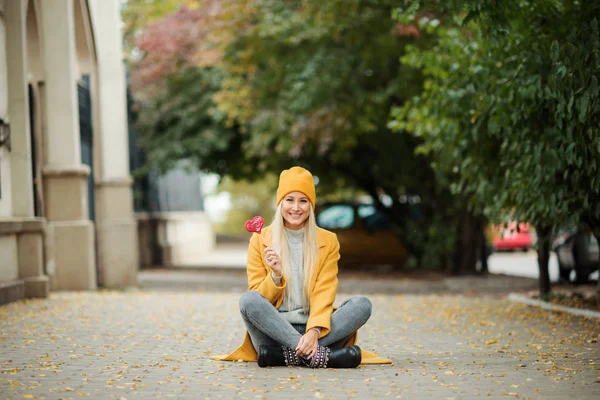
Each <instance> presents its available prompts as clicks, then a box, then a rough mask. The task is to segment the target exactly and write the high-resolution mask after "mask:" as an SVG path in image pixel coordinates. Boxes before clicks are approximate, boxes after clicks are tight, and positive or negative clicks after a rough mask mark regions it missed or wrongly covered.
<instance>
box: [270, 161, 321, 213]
mask: <svg viewBox="0 0 600 400" xmlns="http://www.w3.org/2000/svg"><path fill="white" fill-rule="evenodd" d="M291 192H302V193H304V194H305V195H306V196H307V197H308V199H309V200H310V202H311V203H312V206H313V207H314V206H315V200H316V199H317V194H316V193H315V181H314V180H313V176H312V174H311V173H310V172H309V171H308V170H306V169H304V168H302V167H292V168H290V169H286V170H283V171H282V172H281V175H279V187H278V188H277V205H279V203H281V200H283V198H284V197H285V196H286V195H287V194H288V193H291Z"/></svg>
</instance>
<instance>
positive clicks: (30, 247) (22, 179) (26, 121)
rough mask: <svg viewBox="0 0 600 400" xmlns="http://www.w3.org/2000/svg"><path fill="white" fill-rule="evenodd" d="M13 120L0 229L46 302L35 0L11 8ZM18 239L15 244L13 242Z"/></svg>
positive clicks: (31, 289)
mask: <svg viewBox="0 0 600 400" xmlns="http://www.w3.org/2000/svg"><path fill="white" fill-rule="evenodd" d="M4 6H5V8H4V13H5V17H6V31H7V36H8V37H9V38H10V40H7V41H6V53H7V54H6V55H7V67H8V68H7V76H8V82H7V83H8V84H7V94H8V105H9V106H8V115H9V119H10V125H11V145H12V146H11V152H10V175H11V177H10V178H11V179H10V196H11V198H12V213H11V218H10V221H9V223H8V224H6V225H4V226H3V227H0V228H1V229H0V231H1V232H0V234H2V235H3V236H4V240H14V241H15V244H16V261H17V263H16V264H17V269H18V278H19V280H21V281H22V282H23V287H24V295H25V296H26V297H45V296H47V294H48V288H49V281H48V277H47V276H46V275H45V274H44V263H45V261H46V260H45V256H44V248H45V221H44V220H43V219H41V218H36V217H35V214H34V202H33V198H34V195H33V193H34V189H33V181H32V148H31V125H30V117H31V110H30V107H29V88H28V81H29V75H30V69H31V68H30V67H31V65H30V62H31V61H32V60H30V59H29V58H30V52H32V53H34V54H36V53H39V48H30V46H29V43H28V30H27V28H28V26H27V24H28V13H35V10H34V9H33V7H34V5H33V0H31V1H30V2H28V1H27V0H16V1H9V2H5V4H4ZM33 61H34V62H35V59H34V60H33ZM11 238H12V239H11Z"/></svg>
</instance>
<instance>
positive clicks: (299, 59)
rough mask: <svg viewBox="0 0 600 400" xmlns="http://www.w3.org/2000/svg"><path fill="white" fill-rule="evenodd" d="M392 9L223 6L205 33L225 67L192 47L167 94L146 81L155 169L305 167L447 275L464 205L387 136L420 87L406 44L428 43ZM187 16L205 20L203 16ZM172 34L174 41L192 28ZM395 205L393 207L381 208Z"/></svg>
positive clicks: (408, 145)
mask: <svg viewBox="0 0 600 400" xmlns="http://www.w3.org/2000/svg"><path fill="white" fill-rule="evenodd" d="M393 4H394V2H393V1H389V0H371V1H362V2H350V3H349V2H346V1H339V0H336V1H330V2H325V3H322V2H317V1H315V0H310V1H303V2H295V1H289V2H281V1H274V0H266V1H246V2H224V3H222V4H221V8H220V11H219V12H217V13H216V14H215V13H213V14H212V15H216V17H214V18H213V19H212V21H211V23H208V24H204V25H202V29H204V30H206V31H208V32H209V33H207V34H206V35H205V37H208V38H218V39H219V40H216V41H215V42H214V46H212V48H213V49H215V48H220V49H221V51H222V57H221V58H220V59H219V60H216V61H214V63H212V64H211V65H201V66H199V65H197V62H195V60H196V59H197V57H195V56H194V51H193V49H192V50H189V49H188V48H187V47H185V46H184V49H185V50H186V51H182V52H178V53H177V54H178V56H179V55H181V57H179V63H180V64H179V65H178V66H177V69H176V70H175V72H173V73H170V72H169V73H166V74H165V75H164V76H162V77H161V79H158V80H157V82H159V85H158V87H159V89H158V90H155V91H152V90H150V88H152V86H153V85H148V84H144V82H150V83H152V82H153V81H152V80H151V79H146V80H144V79H140V84H139V85H138V87H139V88H140V90H142V96H141V97H142V98H145V99H147V102H146V103H144V104H143V108H144V109H145V111H144V113H145V115H144V116H142V117H141V118H140V120H142V121H143V122H142V126H143V128H144V129H143V132H145V136H146V144H147V146H146V148H147V149H148V153H149V157H150V159H151V160H152V162H154V163H158V164H162V165H169V163H172V161H173V160H176V159H180V158H188V159H192V160H194V161H195V162H196V163H197V165H198V166H199V167H200V168H201V169H203V170H205V171H211V172H217V173H219V174H221V175H229V176H231V177H233V178H235V179H257V178H260V177H261V176H263V175H264V174H266V173H269V172H278V171H280V170H281V169H283V168H288V167H289V166H291V165H293V164H298V165H304V166H307V167H308V168H310V169H311V170H312V171H313V172H314V173H315V175H317V176H318V177H319V178H320V182H321V184H320V188H319V190H320V192H322V193H326V192H333V191H335V190H336V189H338V188H343V187H347V186H356V187H358V188H360V189H361V190H363V191H364V192H366V193H368V194H369V195H371V196H372V197H373V199H374V200H375V201H376V203H377V205H378V206H379V207H380V208H381V209H383V210H384V212H387V213H388V214H389V215H390V217H392V219H393V220H394V221H395V222H396V230H397V232H398V234H399V235H400V236H401V237H402V238H403V239H404V241H405V242H406V244H407V246H408V248H409V249H410V250H411V252H412V253H413V254H414V255H415V256H416V258H417V260H418V261H417V262H418V263H421V264H423V263H427V264H429V265H436V264H438V265H439V264H446V263H449V262H450V258H448V257H445V256H446V254H447V253H448V252H451V251H452V246H453V241H452V240H450V241H449V240H447V239H448V238H453V237H454V231H453V229H454V228H451V227H453V226H455V225H456V224H455V223H454V209H455V207H456V204H455V202H454V199H453V198H452V197H451V196H450V195H449V192H448V191H447V190H446V189H445V188H444V187H440V185H439V184H438V181H437V179H436V177H435V175H434V173H433V170H432V169H431V168H430V167H429V161H428V160H427V159H426V158H425V157H424V156H422V155H416V154H415V152H414V150H415V148H416V146H417V145H418V144H419V142H420V141H419V140H418V139H417V138H415V137H413V136H410V135H398V134H394V133H392V132H391V131H390V129H389V128H388V127H387V121H388V116H389V113H390V110H391V108H392V107H393V106H394V105H399V104H402V103H403V102H404V101H405V100H406V99H408V98H410V97H411V96H412V95H414V94H416V93H417V92H418V91H419V90H420V87H421V81H420V75H419V74H418V73H417V71H414V70H413V69H412V68H405V67H404V66H402V65H401V64H400V63H399V62H398V60H399V58H400V57H401V56H402V55H403V54H404V47H405V45H406V43H413V42H415V41H416V42H418V41H420V40H427V39H426V38H421V37H419V35H418V32H414V31H411V30H406V29H402V27H401V26H399V25H398V24H397V22H396V21H395V20H394V19H393V18H392V10H393ZM233 10H234V11H235V12H234V11H233ZM182 12H184V11H183V10H180V13H182ZM189 13H191V14H193V13H196V15H197V18H199V19H200V18H203V16H204V14H203V11H202V10H201V9H195V10H189ZM182 18H183V17H182ZM183 19H185V18H183ZM185 20H187V19H185ZM163 22H164V23H165V24H171V25H169V26H170V27H171V28H173V29H176V28H177V27H180V26H182V25H183V26H185V27H187V26H188V25H186V24H173V22H172V21H169V20H168V19H165V20H164V21H163ZM160 23H161V22H160V21H159V22H157V24H156V25H155V28H156V30H157V31H159V32H174V33H173V35H176V37H178V38H183V39H182V43H183V44H185V43H188V41H187V40H186V39H185V38H186V37H187V35H185V34H181V32H179V33H176V32H177V31H176V30H175V31H173V30H169V29H165V28H164V27H163V28H160V27H159V26H158V25H159V24H160ZM189 26H190V28H189V29H193V28H192V25H189ZM223 26H226V29H232V28H231V27H235V28H236V29H237V31H236V34H235V35H230V34H229V35H228V34H226V33H222V32H220V31H219V29H224V28H223ZM159 28H160V29H159ZM186 29H188V28H186ZM151 33H152V30H150V31H149V33H148V36H147V37H146V38H147V39H148V40H147V41H144V39H146V38H144V36H145V35H144V36H142V38H141V39H142V40H141V42H142V43H144V42H145V43H146V46H144V45H141V46H140V49H141V50H142V52H143V54H144V58H143V59H142V60H141V65H142V67H143V66H144V64H143V63H144V60H145V59H147V60H152V59H153V57H154V56H158V57H160V56H161V55H160V54H158V55H156V53H154V52H153V48H154V46H153V41H152V40H151V38H152V34H151ZM188 55H189V56H188ZM167 63H168V60H167ZM168 65H171V64H168ZM169 68H170V67H167V68H165V69H164V70H166V71H170V69H169ZM141 70H143V68H141ZM140 75H141V76H142V77H143V76H147V75H144V74H143V73H141V74H140ZM205 82H207V84H205ZM144 91H147V92H146V93H148V95H145V96H144V94H145V93H144ZM402 194H410V195H418V196H420V198H421V199H422V203H421V205H420V211H419V212H416V211H415V209H414V208H413V207H409V206H408V205H407V204H403V203H401V202H400V201H399V199H400V196H401V195H402ZM386 195H387V198H388V199H391V206H390V207H385V206H384V204H383V202H382V199H383V198H385V197H386ZM435 246H437V248H436V247H435ZM442 256H443V257H445V258H446V259H445V260H444V259H441V258H440V257H442ZM427 257H429V259H427Z"/></svg>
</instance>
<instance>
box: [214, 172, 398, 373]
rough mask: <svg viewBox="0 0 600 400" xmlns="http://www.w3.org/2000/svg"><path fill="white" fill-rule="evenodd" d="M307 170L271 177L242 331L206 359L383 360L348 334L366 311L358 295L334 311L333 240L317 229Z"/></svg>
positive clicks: (349, 364) (344, 363)
mask: <svg viewBox="0 0 600 400" xmlns="http://www.w3.org/2000/svg"><path fill="white" fill-rule="evenodd" d="M315 199H316V194H315V186H314V182H313V176H312V175H311V173H310V172H309V171H307V170H306V169H304V168H300V167H294V168H291V169H289V170H285V171H283V172H282V173H281V175H280V178H279V188H278V189H277V211H276V212H275V218H274V220H273V223H272V224H271V225H270V226H269V227H267V228H265V229H264V230H263V231H262V232H261V233H260V234H258V233H254V234H253V235H252V238H251V239H250V245H249V248H248V263H247V272H248V289H249V291H248V292H246V293H244V294H243V295H242V297H241V299H240V312H241V314H242V318H243V320H244V324H245V325H246V327H247V329H248V332H247V334H246V338H245V340H244V343H243V344H242V346H240V347H239V348H238V349H237V350H236V351H234V352H233V353H231V354H230V355H227V356H214V357H212V359H216V360H229V361H237V360H244V361H255V360H256V361H258V365H259V366H261V367H267V366H283V365H306V366H308V367H311V368H354V367H357V366H358V365H359V364H360V363H361V362H362V363H365V364H367V363H369V364H387V363H391V361H390V360H388V359H385V358H382V357H378V356H377V355H375V354H372V353H368V352H365V351H361V349H360V348H359V347H358V346H355V345H354V343H355V342H356V332H357V330H358V329H359V328H360V327H361V326H363V325H364V324H365V323H366V322H367V320H368V319H369V317H370V316H371V302H370V301H369V299H367V298H366V297H363V296H354V297H350V298H349V299H347V300H345V301H344V302H343V303H342V304H341V305H340V307H339V308H338V309H337V310H335V311H334V307H333V302H334V301H335V296H336V292H337V285H338V279H337V274H338V264H337V263H338V260H339V259H340V254H339V249H340V245H339V243H338V241H337V238H336V235H335V234H334V233H332V232H329V231H326V230H324V229H321V228H319V227H317V224H316V220H315V213H314V205H315Z"/></svg>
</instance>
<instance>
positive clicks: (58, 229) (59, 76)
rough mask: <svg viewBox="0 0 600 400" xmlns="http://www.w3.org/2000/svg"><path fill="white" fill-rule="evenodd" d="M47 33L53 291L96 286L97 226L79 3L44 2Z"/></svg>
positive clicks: (47, 197)
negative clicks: (84, 112)
mask: <svg viewBox="0 0 600 400" xmlns="http://www.w3.org/2000/svg"><path fill="white" fill-rule="evenodd" d="M40 5H41V9H42V16H43V25H44V32H45V34H44V35H43V47H44V52H43V53H44V66H45V68H44V70H45V74H46V75H45V84H44V95H45V99H44V109H45V130H44V139H45V140H44V147H45V156H44V166H43V168H42V174H43V179H44V208H45V209H44V212H45V215H46V217H47V219H48V226H49V230H50V231H51V232H52V238H53V241H52V248H53V253H54V259H55V265H56V272H55V277H54V281H53V288H54V289H61V290H63V289H67V290H73V289H75V290H77V289H94V288H96V258H95V235H94V224H93V222H92V221H90V219H89V214H88V209H89V203H88V202H89V199H88V186H87V177H88V175H89V174H90V168H89V167H88V166H85V165H83V164H82V162H81V143H80V132H79V103H78V98H77V81H78V80H79V79H80V74H79V67H78V63H77V51H76V43H75V4H74V0H58V1H41V2H40Z"/></svg>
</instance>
